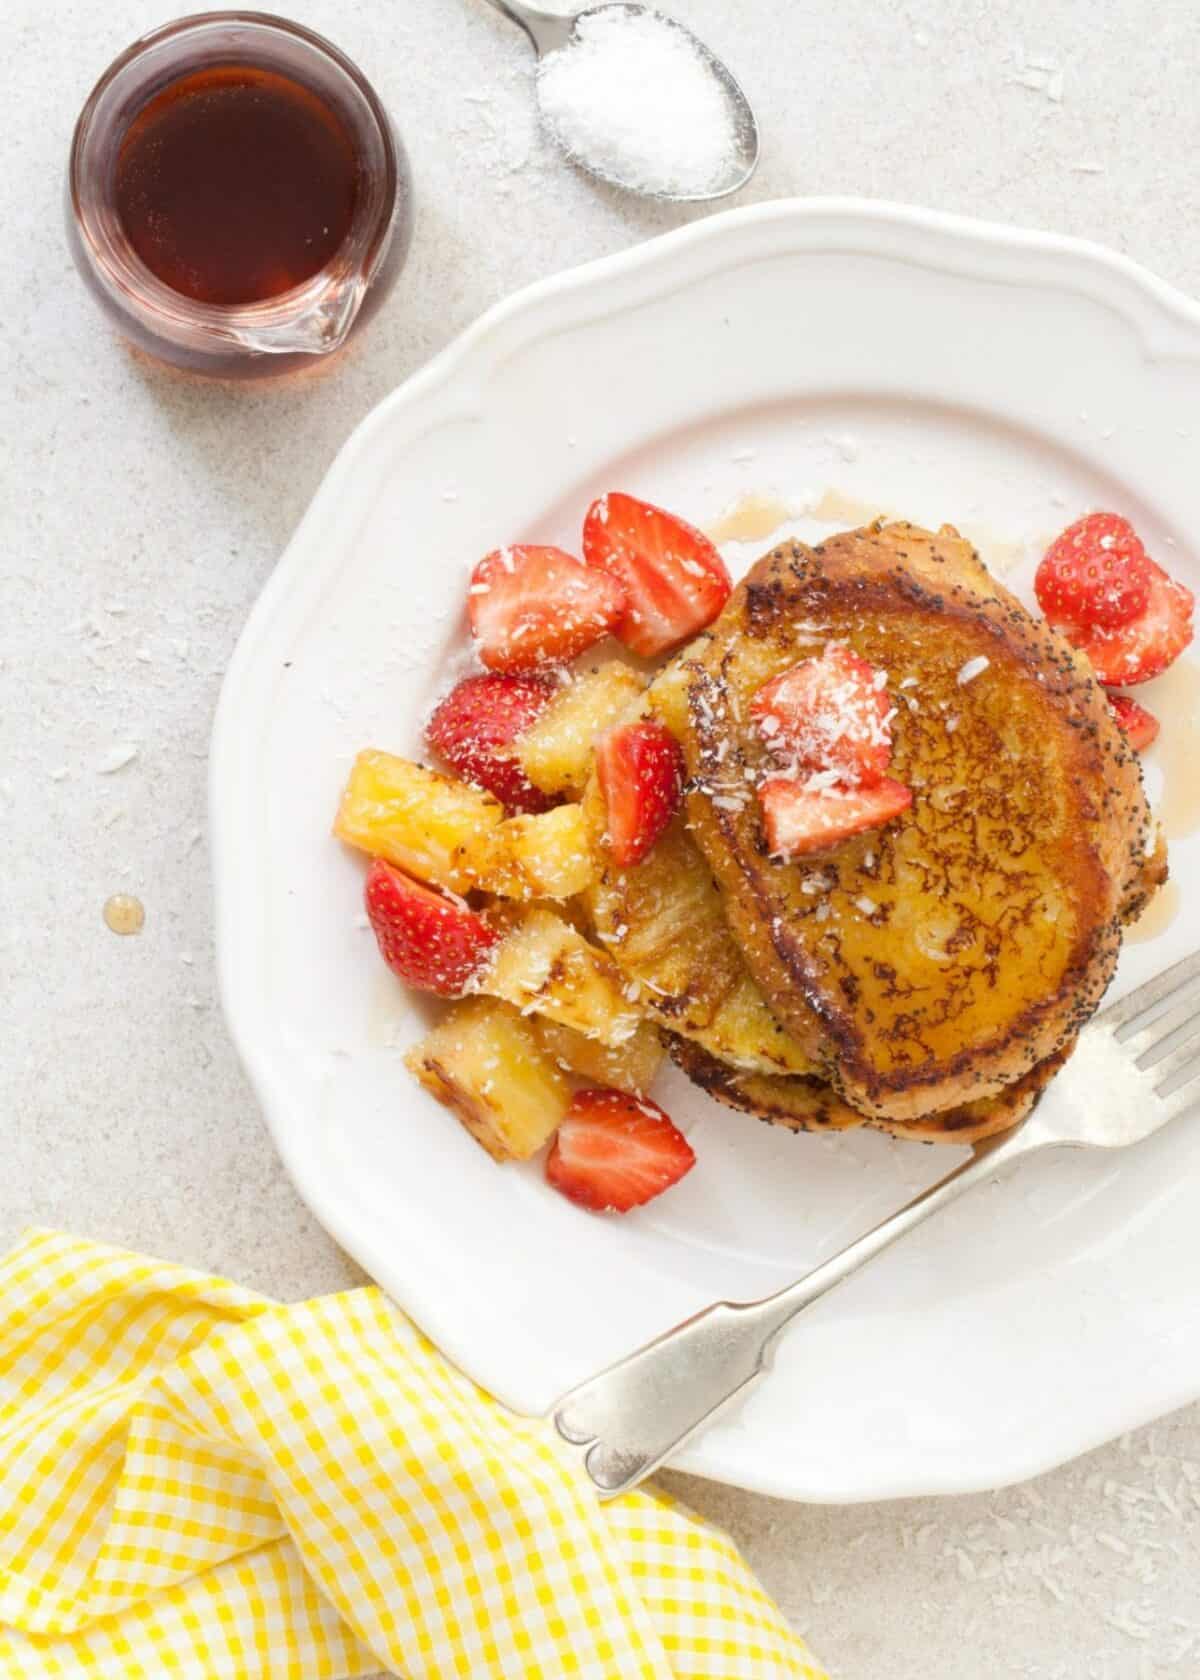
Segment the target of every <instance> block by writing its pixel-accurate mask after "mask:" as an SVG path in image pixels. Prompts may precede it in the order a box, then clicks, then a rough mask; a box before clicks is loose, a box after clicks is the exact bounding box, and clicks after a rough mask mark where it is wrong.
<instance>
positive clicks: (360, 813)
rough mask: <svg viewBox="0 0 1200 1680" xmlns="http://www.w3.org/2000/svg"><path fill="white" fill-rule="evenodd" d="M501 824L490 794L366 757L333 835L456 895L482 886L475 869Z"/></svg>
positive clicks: (408, 765) (420, 768)
mask: <svg viewBox="0 0 1200 1680" xmlns="http://www.w3.org/2000/svg"><path fill="white" fill-rule="evenodd" d="M503 820H504V807H503V806H502V805H501V804H500V802H499V800H496V799H493V798H492V796H491V794H489V793H481V792H480V791H479V789H478V788H473V787H468V786H467V784H466V783H465V782H459V781H455V779H454V778H453V777H452V776H443V775H440V774H439V773H438V771H436V770H427V769H426V768H425V766H424V765H423V764H413V763H412V762H411V760H409V759H407V758H397V757H395V756H394V755H393V754H392V753H385V752H377V751H374V750H368V751H366V752H360V753H359V755H358V757H357V758H356V759H355V761H354V766H353V768H352V769H351V771H350V779H349V781H348V782H347V783H346V790H345V792H344V793H343V794H342V802H341V805H340V806H339V808H338V814H337V818H336V820H335V822H334V825H333V832H334V833H335V834H336V835H337V836H338V837H339V839H342V840H346V841H348V842H349V843H350V845H352V846H358V847H360V848H361V849H362V850H363V851H364V852H370V853H371V854H372V855H373V856H375V857H382V858H386V859H387V861H388V862H389V863H394V864H395V865H396V867H397V869H403V870H406V871H407V872H408V873H409V874H410V875H415V876H416V877H417V878H418V880H421V881H431V882H432V883H433V884H434V885H435V886H439V887H449V888H450V890H451V892H459V893H462V892H469V891H470V890H471V889H472V887H476V886H478V885H480V884H481V883H480V881H479V878H478V870H479V866H480V864H481V863H482V862H484V861H485V860H486V857H487V856H488V851H489V837H490V835H491V833H492V831H493V830H495V829H497V828H499V826H500V825H501V823H502V822H503Z"/></svg>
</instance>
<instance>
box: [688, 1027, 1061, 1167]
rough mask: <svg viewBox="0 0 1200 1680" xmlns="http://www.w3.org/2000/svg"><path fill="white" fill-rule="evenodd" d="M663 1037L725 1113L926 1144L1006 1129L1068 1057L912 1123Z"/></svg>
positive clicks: (809, 1083) (821, 1086) (804, 1081)
mask: <svg viewBox="0 0 1200 1680" xmlns="http://www.w3.org/2000/svg"><path fill="white" fill-rule="evenodd" d="M665 1036H666V1037H667V1038H668V1041H669V1048H670V1052H671V1056H672V1058H673V1059H674V1061H675V1062H676V1063H677V1064H678V1065H679V1067H680V1068H682V1070H683V1072H684V1073H686V1074H687V1076H688V1078H689V1079H690V1080H691V1081H692V1083H693V1084H694V1085H698V1086H699V1087H700V1089H701V1090H702V1091H705V1092H707V1094H708V1095H709V1096H710V1097H713V1098H714V1099H715V1100H716V1101H717V1102H719V1103H723V1104H724V1105H725V1106H726V1108H736V1109H740V1110H741V1111H742V1112H743V1113H746V1114H753V1115H754V1116H756V1118H757V1119H759V1120H766V1121H768V1122H769V1123H770V1124H771V1125H774V1126H785V1127H787V1128H788V1129H789V1130H790V1131H794V1132H829V1131H837V1132H842V1131H849V1130H850V1129H851V1128H852V1127H854V1126H872V1127H874V1128H875V1129H876V1130H878V1131H883V1132H890V1133H891V1134H892V1136H893V1137H898V1138H909V1139H912V1140H914V1141H917V1142H920V1143H958V1144H971V1143H978V1142H980V1141H981V1139H983V1138H986V1137H992V1136H993V1135H994V1134H995V1133H996V1132H1006V1131H1008V1129H1009V1128H1010V1127H1011V1126H1015V1125H1017V1123H1018V1122H1019V1121H1021V1120H1024V1118H1025V1116H1026V1115H1027V1114H1028V1113H1029V1111H1030V1109H1031V1108H1032V1107H1033V1105H1034V1103H1035V1102H1036V1101H1037V1099H1038V1097H1040V1096H1041V1094H1042V1092H1043V1091H1044V1090H1045V1088H1046V1086H1047V1085H1048V1084H1049V1082H1050V1080H1051V1079H1052V1078H1053V1077H1054V1075H1055V1074H1056V1073H1057V1072H1058V1069H1059V1068H1060V1067H1061V1066H1062V1063H1063V1061H1064V1060H1065V1052H1062V1051H1060V1052H1059V1053H1058V1054H1057V1055H1055V1056H1052V1057H1050V1058H1049V1060H1047V1061H1045V1062H1039V1063H1038V1065H1037V1067H1035V1068H1031V1069H1030V1071H1029V1072H1028V1073H1026V1074H1024V1075H1023V1076H1022V1077H1021V1078H1020V1079H1018V1080H1016V1081H1015V1082H1014V1083H1013V1084H1012V1085H1006V1086H1005V1088H1004V1089H1003V1091H1001V1092H1000V1093H999V1094H998V1095H997V1096H994V1097H976V1098H975V1099H974V1100H973V1101H972V1102H966V1103H959V1104H958V1105H957V1106H956V1107H952V1108H947V1109H942V1110H940V1111H939V1112H937V1113H934V1114H926V1115H923V1116H920V1117H918V1118H916V1119H913V1120H879V1119H872V1118H871V1117H869V1116H867V1115H864V1114H859V1113H858V1112H857V1111H856V1110H855V1109H853V1108H851V1107H850V1106H849V1104H848V1103H846V1102H844V1101H843V1100H842V1098H841V1097H839V1096H838V1094H837V1092H836V1091H834V1090H833V1088H832V1086H830V1085H827V1084H826V1083H825V1082H824V1081H823V1080H821V1079H818V1078H815V1077H813V1076H812V1075H808V1076H805V1075H795V1074H791V1075H789V1074H778V1073H775V1074H768V1073H749V1072H746V1071H744V1070H743V1069H739V1068H733V1067H730V1066H729V1064H728V1063H727V1062H724V1061H722V1060H721V1059H720V1058H718V1057H716V1056H713V1055H710V1054H709V1053H708V1052H707V1051H706V1050H704V1049H703V1048H702V1047H701V1046H700V1045H698V1044H696V1043H695V1042H694V1041H692V1040H689V1039H685V1038H682V1037H679V1036H677V1035H675V1034H666V1035H665Z"/></svg>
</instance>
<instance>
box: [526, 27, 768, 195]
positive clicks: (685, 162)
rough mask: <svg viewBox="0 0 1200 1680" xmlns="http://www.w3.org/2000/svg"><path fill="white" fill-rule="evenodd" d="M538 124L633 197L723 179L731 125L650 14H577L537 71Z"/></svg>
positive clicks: (720, 102)
mask: <svg viewBox="0 0 1200 1680" xmlns="http://www.w3.org/2000/svg"><path fill="white" fill-rule="evenodd" d="M537 86H538V101H539V104H540V106H541V110H542V116H543V118H544V119H545V122H546V125H547V127H548V128H549V129H550V131H551V133H552V134H553V135H554V137H555V138H556V139H557V140H558V142H559V144H560V145H562V146H563V147H564V148H565V150H566V151H567V152H569V153H570V154H571V156H572V157H573V158H576V159H578V160H579V161H581V162H583V163H586V164H588V165H590V166H591V167H592V168H594V169H595V170H596V171H597V172H598V173H600V174H603V175H607V176H609V177H610V178H612V179H614V180H619V181H620V182H621V183H622V184H623V185H625V186H629V187H632V188H633V189H634V190H636V191H638V192H658V193H669V194H673V195H677V196H688V195H692V194H695V195H702V194H704V193H706V192H711V191H712V190H714V189H715V188H717V187H719V186H720V185H721V184H722V182H724V181H725V180H727V179H728V176H729V173H730V169H731V166H732V164H733V160H734V157H735V155H736V151H737V138H738V136H737V127H736V123H735V120H734V115H733V110H732V107H731V105H730V101H729V99H728V97H727V95H726V93H725V90H724V88H723V87H722V86H721V84H720V82H718V81H717V80H716V79H715V78H714V76H713V75H712V72H711V71H710V69H709V66H708V61H707V60H706V59H705V57H704V56H703V54H702V53H700V52H699V51H698V50H697V48H696V46H695V44H694V43H693V42H692V40H691V39H690V37H689V36H688V35H687V33H686V32H685V31H684V30H682V29H679V28H678V27H677V26H676V25H674V24H673V23H671V22H670V21H669V20H668V19H666V18H663V17H660V16H658V15H657V14H655V13H653V12H641V13H631V12H625V11H621V10H617V9H615V8H614V9H612V10H606V11H600V12H597V13H595V14H594V15H592V16H590V17H589V16H584V17H582V18H581V19H580V20H579V22H578V24H577V25H576V28H575V30H574V33H573V34H572V37H571V39H570V41H569V42H568V43H567V45H566V46H565V47H561V48H559V50H558V51H557V52H553V53H549V54H548V55H547V56H546V58H544V59H543V60H542V62H541V64H540V66H539V68H538V78H537Z"/></svg>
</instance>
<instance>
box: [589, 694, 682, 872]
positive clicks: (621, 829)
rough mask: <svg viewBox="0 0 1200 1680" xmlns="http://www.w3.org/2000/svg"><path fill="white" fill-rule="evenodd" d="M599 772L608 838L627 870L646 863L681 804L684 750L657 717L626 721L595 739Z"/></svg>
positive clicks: (614, 854)
mask: <svg viewBox="0 0 1200 1680" xmlns="http://www.w3.org/2000/svg"><path fill="white" fill-rule="evenodd" d="M596 774H597V776H598V777H599V780H600V792H601V793H602V794H603V795H604V804H605V807H606V810H607V815H608V843H609V846H610V847H611V849H612V855H613V861H614V862H615V863H617V864H619V865H620V867H621V868H622V869H628V868H629V867H630V866H631V865H632V864H635V863H641V861H642V859H643V858H644V857H645V855H646V853H647V852H648V851H649V850H650V848H651V846H653V844H654V842H655V841H656V840H657V839H658V837H659V835H660V834H661V833H662V831H663V829H664V828H666V826H667V824H668V823H669V822H670V820H671V818H672V817H673V816H674V815H675V813H676V811H677V810H678V809H679V806H680V802H681V800H682V798H683V774H684V770H683V754H682V753H681V752H680V750H679V743H678V742H677V741H676V739H675V737H674V736H673V735H671V734H670V733H669V732H668V731H667V730H666V729H664V728H663V726H662V724H661V723H657V722H655V721H654V719H652V718H647V719H645V720H643V721H642V722H641V723H621V724H618V725H617V727H616V728H615V729H610V730H608V731H607V732H606V733H605V734H604V735H602V736H601V737H600V739H599V740H598V741H597V743H596Z"/></svg>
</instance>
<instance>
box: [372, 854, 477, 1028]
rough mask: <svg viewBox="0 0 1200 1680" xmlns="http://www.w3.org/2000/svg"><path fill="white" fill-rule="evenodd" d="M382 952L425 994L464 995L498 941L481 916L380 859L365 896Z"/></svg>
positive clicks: (395, 969) (374, 865)
mask: <svg viewBox="0 0 1200 1680" xmlns="http://www.w3.org/2000/svg"><path fill="white" fill-rule="evenodd" d="M363 898H364V901H365V903H366V907H367V915H368V917H369V918H370V922H371V926H372V927H373V928H374V929H375V937H376V939H377V940H378V941H379V952H380V955H381V956H382V958H383V960H384V962H385V963H386V964H387V965H388V967H389V968H390V969H391V971H392V973H393V974H398V975H399V976H400V978H401V980H404V981H405V982H407V984H408V985H410V986H416V987H418V988H419V989H420V990H421V991H423V992H438V993H440V995H441V996H442V997H460V996H461V995H462V993H463V992H464V991H465V990H466V988H467V985H468V984H469V982H470V981H471V980H472V979H473V978H474V977H475V975H476V974H478V972H479V970H480V968H482V966H483V964H484V962H485V961H486V959H487V954H488V952H489V951H490V950H491V948H492V946H493V945H494V944H495V943H496V941H497V940H498V939H499V937H500V936H499V934H498V933H497V932H496V931H495V929H494V928H490V927H489V926H488V925H487V923H486V922H485V921H484V919H483V917H482V916H477V915H476V914H475V912H474V910H470V909H468V907H467V906H466V905H465V904H464V903H462V901H461V900H460V899H453V898H447V897H446V896H445V895H444V894H443V893H440V892H437V891H435V890H434V889H433V888H432V887H426V886H423V885H422V883H421V882H420V881H414V880H413V878H412V876H411V875H405V874H403V873H402V872H401V871H400V870H399V869H394V868H393V867H392V865H391V864H390V863H384V861H383V859H382V858H376V859H375V860H374V862H373V863H372V864H371V867H370V869H369V870H368V871H367V885H366V890H365V892H364V894H363Z"/></svg>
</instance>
